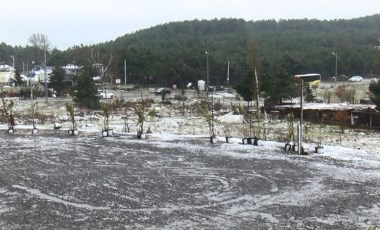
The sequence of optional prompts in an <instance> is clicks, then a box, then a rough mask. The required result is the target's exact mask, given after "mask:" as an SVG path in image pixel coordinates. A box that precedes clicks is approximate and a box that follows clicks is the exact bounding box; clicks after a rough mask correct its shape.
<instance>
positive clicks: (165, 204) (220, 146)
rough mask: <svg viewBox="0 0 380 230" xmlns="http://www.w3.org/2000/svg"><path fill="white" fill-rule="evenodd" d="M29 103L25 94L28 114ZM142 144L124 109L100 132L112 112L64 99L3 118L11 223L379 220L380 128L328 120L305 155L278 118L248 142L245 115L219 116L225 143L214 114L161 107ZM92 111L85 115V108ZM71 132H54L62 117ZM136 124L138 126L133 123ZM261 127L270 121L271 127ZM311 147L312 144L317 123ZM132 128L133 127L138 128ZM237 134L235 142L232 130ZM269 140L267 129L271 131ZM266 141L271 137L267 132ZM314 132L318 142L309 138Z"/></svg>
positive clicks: (325, 225) (0, 215)
mask: <svg viewBox="0 0 380 230" xmlns="http://www.w3.org/2000/svg"><path fill="white" fill-rule="evenodd" d="M27 104H28V102H27V101H18V102H17V103H16V106H15V111H16V112H17V113H19V114H20V113H21V111H25V108H26V107H27ZM155 106H156V108H155V110H156V111H159V113H160V115H161V117H153V118H152V117H150V118H148V119H147V122H146V123H145V130H148V129H150V130H151V131H152V133H151V134H147V135H146V139H143V140H138V139H137V138H136V133H137V129H138V126H137V124H136V117H135V116H134V115H133V114H129V116H128V119H127V120H125V119H123V117H125V114H123V112H119V113H116V112H115V113H114V114H113V115H112V117H111V121H110V127H111V128H113V130H114V136H113V137H106V138H103V137H101V130H102V124H103V117H102V115H101V113H100V112H99V113H87V114H84V113H83V112H81V111H78V116H76V120H77V124H78V129H79V135H78V136H74V137H73V136H69V135H68V134H67V130H68V129H69V128H70V127H71V126H70V122H69V121H68V115H67V112H66V111H65V109H64V102H60V103H54V104H53V103H51V104H50V105H48V106H46V105H43V104H41V106H40V111H44V112H45V113H49V115H51V117H52V118H51V119H50V120H48V121H46V122H45V123H44V124H41V123H40V122H38V123H37V127H38V129H39V132H38V134H37V135H31V134H30V133H31V131H30V130H31V128H32V126H31V124H30V121H28V120H23V119H18V120H16V122H17V123H18V124H17V126H16V127H15V133H14V134H7V131H6V130H7V125H5V124H2V125H0V130H2V132H3V135H2V136H1V137H0V145H1V152H0V166H1V168H2V170H1V171H0V178H1V179H0V201H1V203H0V228H3V229H20V228H21V229H23V228H27V229H39V228H52V229H57V228H58V229H71V228H80V229H114V228H119V229H120V228H122V229H252V228H257V229H366V228H367V227H369V226H371V225H379V224H380V192H379V187H380V154H379V153H380V147H379V144H378V143H380V142H379V141H380V135H379V133H376V132H371V131H355V130H345V131H344V132H341V130H339V129H338V128H337V127H326V128H324V129H323V130H322V131H323V133H322V145H323V147H324V148H323V152H322V153H314V152H313V151H312V152H311V154H310V155H308V156H304V155H302V156H300V155H297V154H296V153H295V152H290V151H285V150H284V142H283V141H281V140H280V137H281V135H283V134H282V133H283V132H286V125H287V124H286V123H285V122H284V121H279V120H268V121H266V122H265V123H263V124H260V125H258V126H257V127H256V129H258V128H259V127H264V128H265V129H266V133H265V138H261V139H262V140H261V141H260V142H259V146H253V145H243V144H242V137H244V132H246V131H247V125H244V124H242V117H241V116H239V115H232V114H231V113H227V114H224V115H220V116H219V115H217V116H216V121H215V124H214V125H215V129H216V134H217V139H218V143H216V144H210V141H209V135H210V133H209V127H208V124H207V122H206V119H205V118H203V117H199V116H196V115H195V114H193V113H191V111H186V112H185V115H182V112H181V111H175V110H173V108H165V107H163V106H159V105H155ZM79 114H81V115H79ZM54 122H57V123H59V124H60V125H61V126H62V128H61V129H59V130H54V129H53V123H54ZM125 122H127V124H128V126H126V125H125ZM261 125H262V126H261ZM309 126H310V127H309V132H308V133H306V134H305V143H306V144H308V145H309V146H310V149H311V150H313V148H314V146H315V142H316V139H318V137H319V131H320V130H319V129H318V127H312V126H311V125H309ZM127 129H129V130H127ZM226 133H228V134H229V135H231V136H232V137H231V138H230V139H229V143H225V142H226V141H225V135H226ZM260 135H261V136H262V137H264V134H263V133H260ZM264 139H265V140H264ZM309 140H310V141H309Z"/></svg>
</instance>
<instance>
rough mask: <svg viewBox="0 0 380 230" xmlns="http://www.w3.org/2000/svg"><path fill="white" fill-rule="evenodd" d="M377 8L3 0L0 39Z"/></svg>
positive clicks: (101, 34)
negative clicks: (184, 22) (204, 20)
mask: <svg viewBox="0 0 380 230" xmlns="http://www.w3.org/2000/svg"><path fill="white" fill-rule="evenodd" d="M377 13H380V1H379V0H229V1H226V0H4V1H2V2H1V4H0V18H1V19H2V23H1V27H0V43H1V42H5V43H6V44H8V45H12V46H14V45H21V46H25V45H27V43H28V38H29V37H30V35H31V34H33V33H42V34H45V35H47V36H48V38H49V40H50V42H51V44H52V47H56V48H58V49H60V50H63V49H67V48H69V47H72V46H73V45H80V44H84V45H90V44H96V43H99V42H105V41H109V40H114V39H116V38H117V37H119V36H123V35H125V34H127V33H132V32H134V31H137V30H140V29H145V28H149V27H152V26H155V25H158V24H164V23H168V22H172V21H184V20H193V19H199V20H201V19H214V18H218V19H220V18H243V19H245V20H247V21H249V20H254V21H257V20H263V19H276V20H278V19H295V18H296V19H302V18H309V19H312V18H315V19H327V20H331V19H351V18H358V17H364V16H367V15H373V14H377Z"/></svg>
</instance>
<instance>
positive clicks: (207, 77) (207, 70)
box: [205, 51, 210, 93]
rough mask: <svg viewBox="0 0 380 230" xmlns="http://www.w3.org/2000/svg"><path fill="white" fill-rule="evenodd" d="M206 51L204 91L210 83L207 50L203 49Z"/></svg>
mask: <svg viewBox="0 0 380 230" xmlns="http://www.w3.org/2000/svg"><path fill="white" fill-rule="evenodd" d="M205 53H206V93H208V87H209V85H210V82H209V69H208V52H207V51H205Z"/></svg>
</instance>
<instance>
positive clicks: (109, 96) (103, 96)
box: [98, 91, 114, 99]
mask: <svg viewBox="0 0 380 230" xmlns="http://www.w3.org/2000/svg"><path fill="white" fill-rule="evenodd" d="M98 94H99V97H100V98H101V99H112V98H113V97H114V95H113V93H111V92H107V91H98Z"/></svg>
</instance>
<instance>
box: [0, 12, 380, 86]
mask: <svg viewBox="0 0 380 230" xmlns="http://www.w3.org/2000/svg"><path fill="white" fill-rule="evenodd" d="M379 25H380V14H377V15H373V16H367V17H362V18H356V19H350V20H330V21H327V20H314V19H312V20H309V19H294V20H279V21H276V20H261V21H245V20H243V19H226V18H225V19H214V20H192V21H182V22H171V23H167V24H162V25H158V26H154V27H151V28H148V29H143V30H140V31H137V32H134V33H132V34H126V35H123V36H120V37H118V38H116V39H115V40H113V41H109V42H104V43H100V44H96V45H91V46H87V45H82V44H80V45H76V46H73V47H70V48H68V49H67V50H63V51H61V50H57V49H52V50H49V51H48V55H47V65H49V66H63V65H67V64H76V65H81V66H91V65H92V64H94V61H93V59H92V58H91V57H92V55H93V54H94V53H95V54H96V55H97V57H98V59H97V61H99V62H100V63H107V60H108V59H109V57H110V56H111V55H112V57H113V59H112V63H110V66H109V70H108V71H107V74H106V75H105V76H104V78H105V80H106V81H107V82H112V83H114V82H115V80H116V79H121V82H122V83H124V71H125V70H126V79H127V83H131V84H136V85H141V86H169V87H170V86H172V85H177V86H178V87H180V88H181V87H182V88H183V87H185V86H186V85H187V84H188V82H192V83H196V81H197V80H200V79H203V80H206V79H205V78H206V54H205V51H207V53H208V59H209V77H210V83H211V84H213V85H226V76H227V63H228V62H229V63H230V66H229V76H230V84H231V85H238V84H241V83H242V82H243V81H244V79H245V78H246V77H247V76H248V75H250V74H251V73H252V65H251V63H250V61H249V59H250V58H249V57H250V55H251V54H250V53H251V51H250V49H249V46H250V44H251V43H252V42H255V43H256V44H257V51H256V52H257V54H256V56H257V65H256V66H255V68H256V70H257V73H258V76H259V78H261V79H260V81H261V82H262V84H261V87H262V88H261V90H263V91H268V90H274V91H275V89H274V88H273V87H269V86H271V84H275V83H276V82H277V83H278V84H281V82H282V81H283V80H281V76H292V75H295V74H302V73H310V72H316V73H320V74H321V75H322V80H330V79H331V77H333V76H334V75H335V68H336V67H337V70H338V71H337V73H338V75H346V76H352V75H363V76H367V75H371V74H374V73H377V74H379V73H380V64H379V63H380V54H379V50H377V49H375V47H376V46H379V45H380V43H379V38H380V34H379V33H380V32H379ZM51 42H52V44H54V41H51ZM332 53H335V54H337V56H335V55H333V54H332ZM11 56H15V66H16V68H17V69H18V70H21V71H22V70H25V69H28V68H30V67H31V66H32V65H43V58H42V56H43V52H41V50H39V49H36V47H34V46H29V45H27V46H25V47H20V46H16V47H12V46H9V45H7V44H5V43H1V44H0V62H1V63H8V64H10V63H11V61H12V59H11ZM336 61H337V62H336ZM124 63H126V68H125V70H124ZM336 63H337V66H335V65H336Z"/></svg>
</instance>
